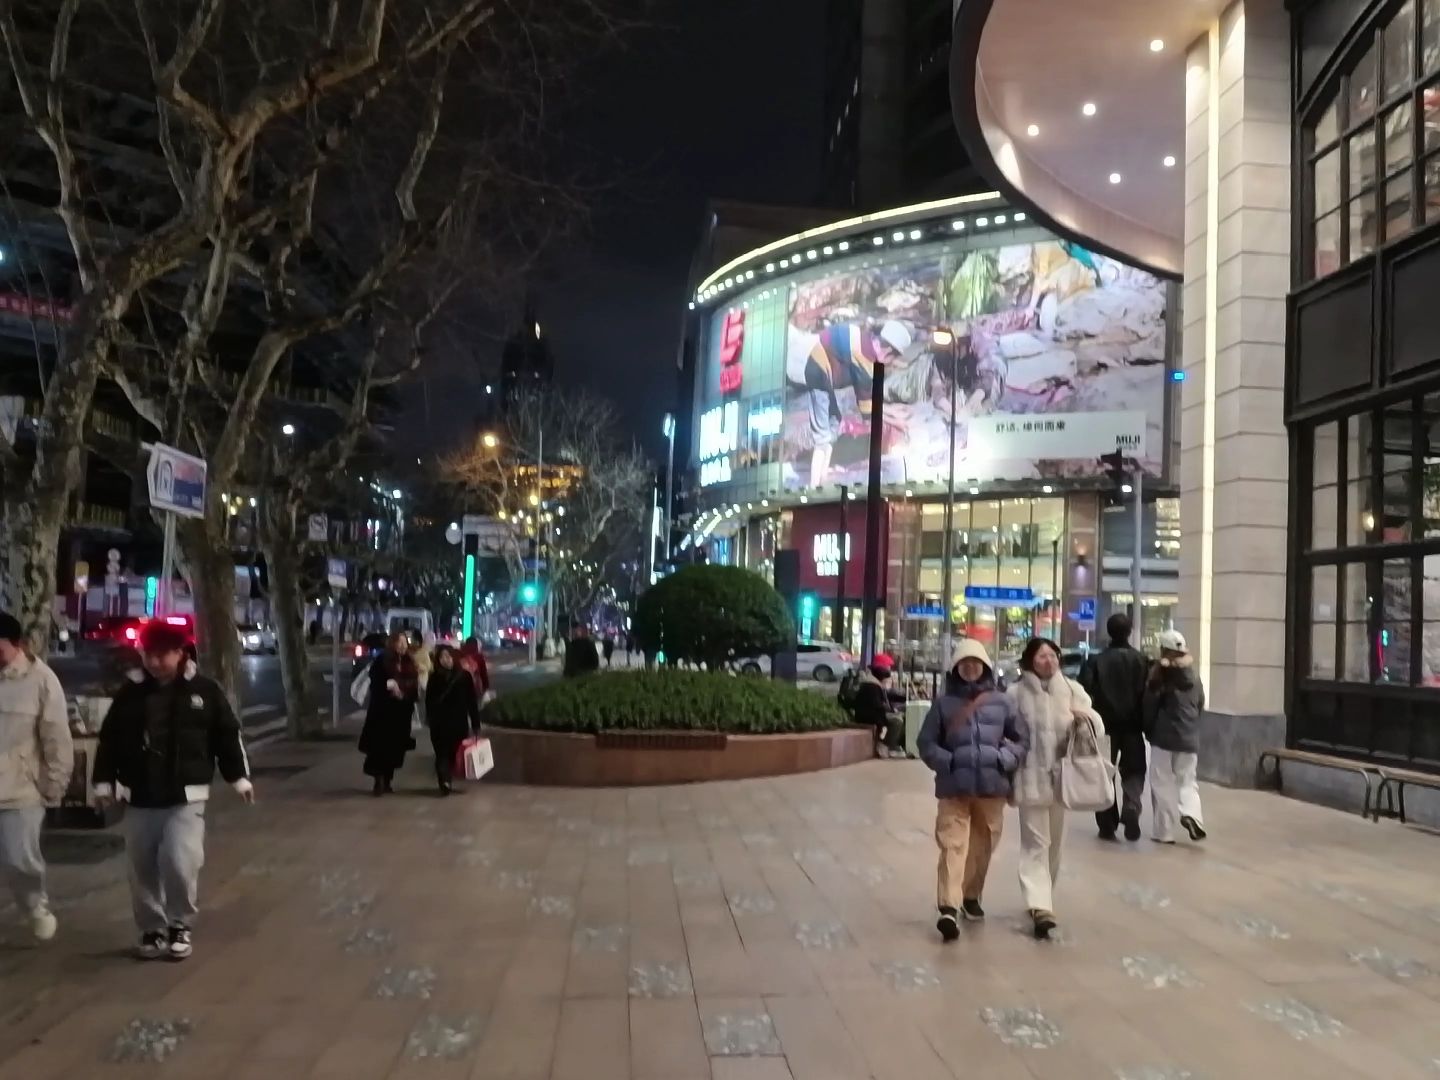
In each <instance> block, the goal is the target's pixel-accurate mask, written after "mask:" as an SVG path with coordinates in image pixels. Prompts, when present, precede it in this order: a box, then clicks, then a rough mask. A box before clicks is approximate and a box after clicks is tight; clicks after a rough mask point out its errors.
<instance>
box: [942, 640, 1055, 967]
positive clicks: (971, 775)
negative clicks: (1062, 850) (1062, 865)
mask: <svg viewBox="0 0 1440 1080" xmlns="http://www.w3.org/2000/svg"><path fill="white" fill-rule="evenodd" d="M917 745H918V747H919V750H920V758H921V760H923V761H924V762H925V764H926V765H928V766H930V769H931V770H932V771H933V772H934V773H935V799H936V802H937V804H938V805H937V807H936V812H935V843H936V844H937V845H938V846H939V848H940V865H939V869H938V871H937V873H936V885H935V893H936V898H935V902H936V906H938V907H939V909H940V919H939V921H938V922H937V923H936V924H935V926H936V929H938V930H939V931H940V936H941V937H942V938H944V939H945V940H946V941H954V940H955V939H956V938H957V937H959V936H960V922H959V920H960V919H961V918H962V917H963V918H964V919H966V920H967V921H978V920H980V919H983V918H985V909H984V908H983V907H981V906H980V896H981V894H982V893H983V892H984V891H985V876H986V874H987V873H988V872H989V869H990V856H991V855H992V854H993V853H994V851H995V846H996V845H997V844H999V843H1000V830H1001V827H1002V826H1003V824H1004V821H1005V800H1006V798H1007V797H1008V796H1009V795H1010V794H1011V789H1012V778H1013V777H1014V776H1015V773H1016V770H1018V769H1019V768H1020V766H1021V764H1022V763H1023V762H1024V761H1025V754H1026V750H1027V748H1028V746H1029V735H1028V733H1027V732H1026V730H1025V724H1024V722H1023V721H1022V720H1021V719H1020V713H1019V711H1018V710H1017V709H1016V707H1015V702H1014V701H1013V700H1011V699H1010V698H1008V697H1006V696H1005V694H1003V693H1002V692H1000V691H999V690H997V689H996V687H995V672H994V670H993V669H992V668H991V666H990V657H989V655H988V654H987V653H986V652H985V647H984V646H983V645H981V644H980V643H979V642H978V641H971V640H969V639H965V640H963V641H961V642H960V644H959V645H958V646H957V647H956V649H955V655H954V657H953V658H952V660H951V663H950V671H949V673H948V674H947V675H946V676H945V693H944V694H943V695H942V696H941V697H940V698H939V700H937V701H936V702H935V703H934V704H933V705H931V706H930V711H929V712H928V713H927V714H926V716H925V723H924V724H923V725H922V726H921V728H920V736H919V739H918V740H917Z"/></svg>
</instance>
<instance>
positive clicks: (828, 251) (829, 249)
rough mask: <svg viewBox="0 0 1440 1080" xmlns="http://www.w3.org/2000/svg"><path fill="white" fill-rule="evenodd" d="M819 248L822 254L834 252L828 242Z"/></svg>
mask: <svg viewBox="0 0 1440 1080" xmlns="http://www.w3.org/2000/svg"><path fill="white" fill-rule="evenodd" d="M820 250H821V253H822V254H825V255H834V254H835V249H834V248H833V247H831V246H830V245H829V244H826V245H825V246H824V247H823V248H821V249H820Z"/></svg>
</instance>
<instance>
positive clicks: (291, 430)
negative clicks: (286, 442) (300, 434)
mask: <svg viewBox="0 0 1440 1080" xmlns="http://www.w3.org/2000/svg"><path fill="white" fill-rule="evenodd" d="M280 434H281V435H294V434H295V425H294V424H281V425H280Z"/></svg>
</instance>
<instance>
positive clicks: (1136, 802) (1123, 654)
mask: <svg viewBox="0 0 1440 1080" xmlns="http://www.w3.org/2000/svg"><path fill="white" fill-rule="evenodd" d="M1105 632H1106V633H1107V634H1109V635H1110V647H1109V648H1107V649H1106V650H1105V651H1104V652H1102V653H1100V654H1098V655H1096V656H1092V657H1090V658H1089V659H1088V660H1086V661H1085V665H1084V667H1082V668H1081V669H1080V685H1081V686H1083V687H1084V688H1085V692H1086V693H1087V694H1089V695H1090V701H1091V703H1092V704H1093V706H1094V708H1095V711H1096V712H1098V713H1099V714H1100V718H1101V719H1102V720H1104V721H1105V731H1106V732H1107V733H1108V734H1109V736H1110V757H1111V760H1113V761H1114V762H1115V763H1116V765H1118V766H1119V769H1120V790H1121V798H1120V804H1121V805H1120V808H1119V809H1116V808H1115V807H1113V806H1112V807H1110V808H1109V809H1107V810H1101V811H1100V812H1099V813H1098V814H1096V815H1095V823H1096V824H1097V825H1098V826H1099V827H1100V839H1102V840H1114V839H1115V830H1116V827H1117V826H1119V825H1122V824H1123V825H1124V826H1125V839H1126V840H1131V841H1135V840H1139V839H1140V797H1141V796H1142V795H1143V794H1144V793H1145V710H1144V704H1145V682H1146V679H1147V678H1148V677H1149V674H1150V665H1149V664H1148V663H1147V662H1146V660H1145V655H1144V654H1143V653H1141V652H1140V651H1139V650H1137V649H1134V648H1132V647H1131V645H1130V617H1129V616H1128V615H1125V614H1124V613H1121V612H1117V613H1116V614H1114V615H1111V616H1110V618H1109V619H1108V620H1106V622H1105Z"/></svg>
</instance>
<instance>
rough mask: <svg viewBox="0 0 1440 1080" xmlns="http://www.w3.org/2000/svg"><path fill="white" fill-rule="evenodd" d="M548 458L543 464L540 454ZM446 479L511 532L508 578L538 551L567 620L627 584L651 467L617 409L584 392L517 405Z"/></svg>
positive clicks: (448, 465) (540, 395) (452, 462)
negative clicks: (623, 567)
mask: <svg viewBox="0 0 1440 1080" xmlns="http://www.w3.org/2000/svg"><path fill="white" fill-rule="evenodd" d="M542 455H543V457H542ZM443 471H444V474H445V476H446V477H447V478H448V479H450V480H451V481H452V482H453V483H454V484H456V485H457V486H459V487H460V488H461V489H462V490H464V491H465V492H466V494H467V495H468V496H469V497H470V498H471V499H473V500H475V501H476V502H478V503H480V504H481V505H483V506H485V507H486V508H487V510H488V511H489V512H490V513H491V514H493V515H496V516H498V517H501V518H503V519H504V520H506V521H509V522H512V523H513V525H514V531H513V536H514V541H515V542H514V543H513V544H512V545H511V549H510V552H509V557H510V561H511V564H512V566H511V580H512V581H513V582H517V583H518V582H519V581H521V580H522V577H523V575H522V573H521V564H520V560H521V558H522V557H523V553H524V552H525V551H528V550H530V548H531V547H532V545H533V547H534V548H535V550H536V551H537V552H539V555H540V557H542V558H544V559H545V562H546V566H547V572H546V577H547V580H548V582H549V589H550V593H551V595H552V596H553V597H554V599H555V603H556V604H557V605H559V611H560V613H561V614H567V615H572V614H577V613H579V612H582V611H584V610H586V609H587V608H589V607H590V605H591V604H592V603H594V601H595V599H596V597H597V595H598V594H599V592H600V590H601V588H602V587H603V586H604V585H606V584H609V585H612V586H614V585H617V584H619V583H621V581H622V577H623V575H622V574H621V571H620V565H619V564H620V563H621V562H622V561H623V560H624V559H625V558H627V557H629V556H630V555H631V554H632V553H633V551H634V550H635V548H636V546H637V542H638V537H639V533H640V530H641V529H642V527H643V526H644V524H645V521H646V516H647V514H648V512H649V508H650V495H651V491H652V487H653V484H654V469H653V467H652V466H651V464H650V462H649V461H648V460H647V459H646V458H645V456H644V454H642V453H641V452H640V450H639V449H638V448H637V447H636V446H635V444H634V442H633V441H631V440H629V439H627V438H626V437H625V435H624V428H623V425H622V424H621V422H620V418H619V414H618V413H617V412H616V410H615V407H614V406H613V405H612V404H611V403H610V402H608V401H606V400H604V399H602V398H598V397H596V396H594V395H592V394H589V393H587V392H584V391H564V390H554V391H542V392H537V393H531V394H526V395H523V396H521V397H519V398H518V399H516V400H515V401H514V402H512V403H511V405H510V407H509V408H508V410H507V412H506V414H505V418H504V422H503V424H502V425H501V427H500V429H499V430H496V431H489V432H483V433H481V434H480V435H479V436H477V438H476V439H475V440H474V442H473V443H472V444H471V445H469V446H466V447H463V448H462V449H460V450H459V451H457V452H456V453H454V454H452V455H450V457H448V458H447V459H446V461H445V464H444V466H443Z"/></svg>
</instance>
